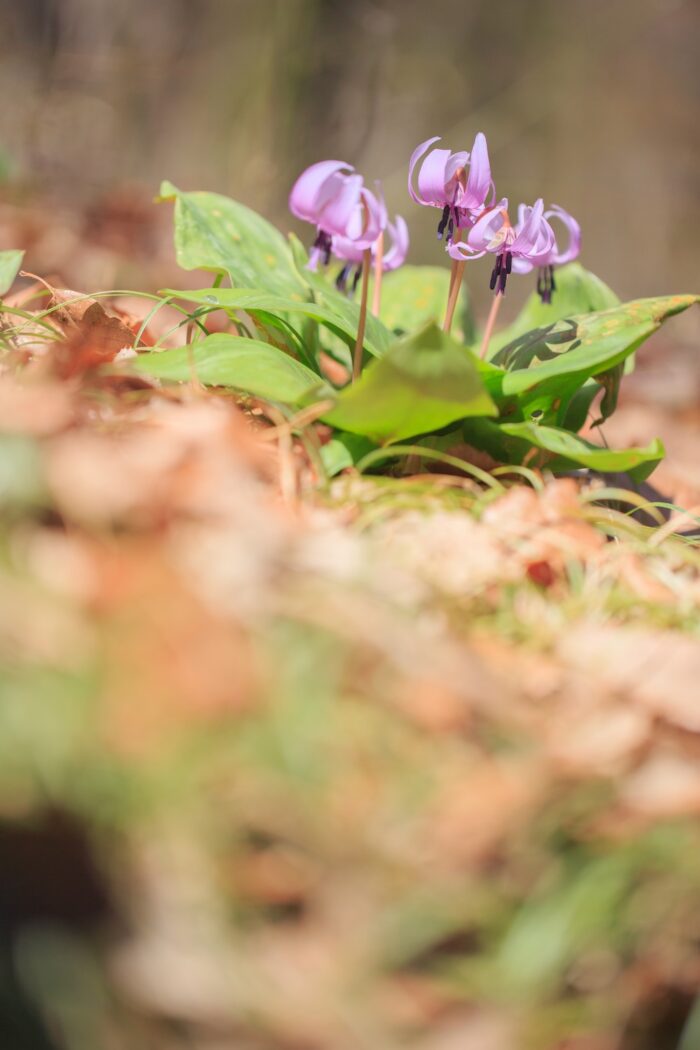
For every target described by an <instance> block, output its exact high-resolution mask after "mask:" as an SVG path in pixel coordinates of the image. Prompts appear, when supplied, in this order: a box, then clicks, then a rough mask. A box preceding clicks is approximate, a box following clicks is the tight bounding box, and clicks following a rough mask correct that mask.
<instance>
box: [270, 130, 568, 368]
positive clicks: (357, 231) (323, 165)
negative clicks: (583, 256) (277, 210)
mask: <svg viewBox="0 0 700 1050" xmlns="http://www.w3.org/2000/svg"><path fill="white" fill-rule="evenodd" d="M438 142H440V138H439V137H433V138H429V139H426V140H425V142H421V143H420V145H419V146H417V147H416V149H415V150H414V151H413V153H412V154H411V158H410V160H409V164H408V192H409V195H410V196H411V198H412V200H414V201H415V203H416V204H420V205H421V206H422V207H426V208H437V209H439V210H440V213H441V214H440V219H439V222H438V227H437V235H438V239H440V240H443V239H444V240H445V249H446V251H447V252H448V254H449V255H450V257H451V259H452V275H451V279H450V290H449V294H448V301H447V307H446V311H445V319H444V322H443V328H444V330H445V331H449V330H450V328H451V327H452V319H453V316H454V312H455V308H456V305H457V301H458V298H459V290H460V287H461V284H462V278H463V274H464V266H465V263H466V262H467V261H469V260H472V259H480V258H482V257H483V256H484V255H493V256H495V259H494V263H493V268H492V270H491V279H490V287H491V291H492V292H494V300H493V304H492V307H491V312H490V314H489V318H488V321H487V323H486V329H485V332H484V339H483V343H482V348H481V355H482V356H485V354H486V350H487V348H488V344H489V341H490V338H491V334H492V332H493V328H494V325H495V322H496V316H497V313H498V308H499V306H500V302H501V299H502V298H503V296H504V295H505V291H506V285H507V283H508V277H509V276H510V274H511V273H519V274H524V273H530V272H531V271H532V270H537V292H538V294H539V296H540V298H541V300H542V302H543V303H551V301H552V296H553V295H554V293H555V291H556V279H555V276H554V271H555V268H556V267H557V266H561V265H562V264H563V263H566V262H571V261H572V260H573V259H575V258H576V257H577V256H578V254H579V251H580V247H581V228H580V226H579V224H578V222H577V221H576V219H574V217H573V216H572V215H570V214H569V213H568V212H567V211H565V210H564V209H563V208H561V207H559V205H557V204H553V205H551V207H550V208H548V209H545V206H544V202H543V200H542V198H539V199H538V200H536V201H535V203H534V204H532V205H526V204H520V205H519V206H518V210H517V220H516V221H515V223H513V222H512V221H511V218H510V214H509V211H508V199H507V198H506V197H503V198H501V199H500V200H499V199H497V196H496V186H495V183H494V179H493V176H492V174H491V162H490V159H489V150H488V143H487V141H486V136H485V135H484V133H483V132H481V131H480V132H478V133H477V134H476V136H475V138H474V142H473V144H472V148H471V150H469V151H468V150H458V151H457V152H455V153H453V152H451V151H450V150H449V149H444V148H437V147H436V143H438ZM289 207H290V210H291V211H292V212H293V214H294V215H296V216H297V217H298V218H300V219H303V220H305V221H306V222H311V223H313V224H314V226H315V227H316V239H315V240H314V242H313V244H312V247H311V253H310V257H309V263H308V267H309V269H310V270H316V269H317V268H318V265H319V262H322V263H323V264H324V265H326V266H327V265H328V264H329V263H330V260H331V257H332V256H335V258H337V259H339V260H340V261H341V262H342V263H343V265H342V267H341V269H340V272H339V274H338V277H337V279H336V285H337V287H338V289H339V290H340V291H342V292H346V291H347V290H348V286H350V290H351V293H352V292H354V291H355V289H356V287H357V285H358V283H359V281H360V279H362V293H361V301H360V318H359V331H358V341H357V346H356V350H355V358H354V369H353V374H354V376H355V377H357V375H359V369H360V362H361V355H362V339H363V338H364V329H365V318H366V312H367V295H368V285H369V274H370V270H371V269H372V268H373V269H374V273H375V294H374V301H373V304H372V309H373V312H374V313H375V314H378V313H379V303H380V298H379V297H380V294H381V277H382V274H383V273H385V272H387V271H388V270H394V269H396V268H397V267H399V266H401V265H402V263H403V262H404V260H405V259H406V256H407V254H408V246H409V237H408V228H407V226H406V223H405V221H404V220H403V219H402V218H401V216H397V217H396V218H395V220H394V222H393V223H392V222H390V221H389V218H388V214H387V209H386V205H385V204H384V199H383V197H382V194H381V191H379V190H378V192H377V193H373V192H372V191H371V190H369V189H368V188H367V187H366V186H365V184H364V180H363V178H362V176H361V175H359V174H358V173H357V172H356V171H355V169H354V168H353V167H352V166H351V165H350V164H346V163H345V162H343V161H337V160H324V161H321V162H319V163H318V164H312V165H311V167H310V168H307V169H306V171H304V172H303V173H302V174H301V175H300V176H299V178H298V179H297V181H296V182H295V184H294V186H293V188H292V192H291V194H290V197H289ZM554 220H556V221H557V222H558V223H560V224H561V225H562V226H563V228H564V231H565V233H566V235H567V237H568V239H567V242H566V244H565V245H564V246H560V244H559V242H558V240H557V235H556V233H555V231H554V228H553V226H552V222H553V221H554ZM387 234H388V236H389V237H390V238H391V247H390V248H389V250H388V251H385V239H386V235H387Z"/></svg>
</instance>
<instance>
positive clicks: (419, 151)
mask: <svg viewBox="0 0 700 1050" xmlns="http://www.w3.org/2000/svg"><path fill="white" fill-rule="evenodd" d="M439 141H440V136H439V135H436V136H434V138H432V139H426V140H425V142H421V144H420V146H416V148H415V149H414V151H413V153H412V154H411V159H410V160H409V162H408V192H409V195H410V197H411V199H412V200H414V201H415V202H416V204H424V205H428V204H430V203H431V202H430V201H424V200H423V198H422V197H419V196H418V194H417V193H416V191H415V190H414V188H413V172H414V170H415V167H416V164H417V163H418V161H419V160H420V158H421V157H422V156H423V154H424V153H425V152H426V151H427V150H429V149H430V147H431V146H432V145H434V143H436V142H439Z"/></svg>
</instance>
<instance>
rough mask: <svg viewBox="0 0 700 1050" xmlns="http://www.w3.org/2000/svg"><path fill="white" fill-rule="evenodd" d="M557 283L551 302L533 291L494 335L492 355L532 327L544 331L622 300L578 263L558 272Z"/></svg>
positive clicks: (605, 308) (556, 272)
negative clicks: (568, 319)
mask: <svg viewBox="0 0 700 1050" xmlns="http://www.w3.org/2000/svg"><path fill="white" fill-rule="evenodd" d="M555 280H556V282H557V287H556V291H555V293H554V295H553V296H552V302H551V303H543V302H542V300H541V299H540V297H539V295H538V294H537V292H533V293H532V295H531V296H530V297H529V298H528V299H527V301H526V303H525V305H524V306H523V308H522V310H521V311H520V313H519V314H518V316H517V317H516V319H515V320H514V321H513V323H512V324H511V325H509V326H508V328H504V329H503V330H502V331H501V332H497V333H496V335H494V337H493V339H492V341H491V354H492V356H493V354H494V353H495V352H496V351H497V350H500V348H501V347H502V346H507V345H508V343H512V342H513V340H515V339H517V338H518V337H519V336H521V335H524V334H525V333H526V332H531V331H532V329H533V328H545V327H547V326H548V325H551V324H554V323H555V322H556V321H561V320H563V319H564V318H565V317H571V316H573V315H574V314H588V313H592V312H593V311H597V310H608V309H610V308H611V307H613V306H618V305H619V302H620V300H619V299H618V297H617V296H616V295H615V293H614V292H613V290H612V289H611V288H608V286H607V284H604V283H603V281H601V280H600V278H599V277H596V275H595V274H593V273H591V272H590V270H584V268H583V266H581V265H580V264H579V263H569V264H568V265H567V266H562V267H561V269H557V270H556V271H555Z"/></svg>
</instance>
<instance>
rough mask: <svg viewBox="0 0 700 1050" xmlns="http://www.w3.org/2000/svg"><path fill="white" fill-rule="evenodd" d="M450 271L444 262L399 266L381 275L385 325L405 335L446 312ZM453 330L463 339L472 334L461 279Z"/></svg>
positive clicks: (382, 310) (467, 338) (469, 314)
mask: <svg viewBox="0 0 700 1050" xmlns="http://www.w3.org/2000/svg"><path fill="white" fill-rule="evenodd" d="M449 288H450V271H449V270H448V269H447V268H446V267H444V266H402V267H401V268H400V269H399V270H394V271H393V272H392V273H387V274H385V275H384V278H383V281H382V303H381V311H380V314H379V316H380V318H381V320H382V321H383V322H384V324H385V325H386V327H387V328H389V329H391V331H393V332H395V333H396V334H397V335H404V334H405V333H407V332H413V331H415V330H416V329H417V328H421V327H422V326H423V325H425V324H427V323H428V322H429V321H435V322H436V323H439V322H440V321H442V318H443V316H444V314H445V307H446V306H447V295H448V292H449ZM452 332H453V334H454V336H455V338H456V339H458V340H459V341H460V342H462V343H472V342H473V341H474V337H475V329H474V318H473V316H472V312H471V307H470V304H469V292H468V290H467V286H466V284H465V283H464V282H462V288H461V290H460V294H459V300H458V303H457V310H456V312H455V323H454V325H453V328H452Z"/></svg>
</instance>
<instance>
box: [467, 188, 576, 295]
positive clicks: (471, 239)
mask: <svg viewBox="0 0 700 1050" xmlns="http://www.w3.org/2000/svg"><path fill="white" fill-rule="evenodd" d="M555 247H556V238H555V236H554V231H553V230H552V227H551V226H550V224H549V222H548V221H547V218H546V217H545V214H544V204H543V203H542V199H541V198H540V199H539V200H537V201H535V203H534V204H533V205H532V207H528V206H527V205H521V206H520V208H519V209H518V221H517V223H516V225H515V226H512V225H511V222H510V217H509V215H508V201H507V199H506V198H503V200H501V201H499V203H498V204H497V205H496V206H495V207H493V208H488V209H487V210H486V211H484V212H482V214H481V215H480V216H479V217H478V218H477V219H476V221H475V223H474V225H473V226H472V228H471V229H470V230H469V233H468V234H467V239H466V241H464V242H458V243H454V244H450V245H448V249H447V250H448V252H449V253H450V255H451V256H452V258H453V259H458V260H460V261H462V260H464V259H480V258H481V257H482V256H483V255H486V254H487V253H490V254H493V255H495V256H496V262H495V264H494V267H493V271H492V273H491V290H492V291H493V290H495V292H496V294H497V295H503V293H504V292H505V290H506V281H507V279H508V274H509V273H510V272H511V270H513V269H514V268H516V267H517V268H520V267H521V266H523V265H525V266H526V267H527V266H528V265H529V267H530V269H532V267H533V266H540V265H545V263H544V260H546V259H547V258H549V256H550V255H551V253H552V251H553V249H555Z"/></svg>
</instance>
